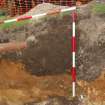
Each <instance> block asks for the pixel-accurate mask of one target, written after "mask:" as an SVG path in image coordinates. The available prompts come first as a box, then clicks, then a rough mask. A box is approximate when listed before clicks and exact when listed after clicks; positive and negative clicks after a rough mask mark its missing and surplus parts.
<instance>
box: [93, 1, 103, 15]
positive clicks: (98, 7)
mask: <svg viewBox="0 0 105 105" xmlns="http://www.w3.org/2000/svg"><path fill="white" fill-rule="evenodd" d="M93 12H95V13H105V4H100V3H96V4H95V5H94V6H93Z"/></svg>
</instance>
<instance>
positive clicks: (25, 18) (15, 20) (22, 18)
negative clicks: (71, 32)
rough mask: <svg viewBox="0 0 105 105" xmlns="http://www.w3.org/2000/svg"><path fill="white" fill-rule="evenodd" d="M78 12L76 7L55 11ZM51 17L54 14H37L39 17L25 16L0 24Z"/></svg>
mask: <svg viewBox="0 0 105 105" xmlns="http://www.w3.org/2000/svg"><path fill="white" fill-rule="evenodd" d="M73 10H76V6H74V7H70V8H65V9H59V11H55V13H56V12H57V13H61V12H67V11H73ZM49 14H50V15H51V14H53V12H52V13H50V11H49V12H47V13H42V14H37V15H32V16H23V17H19V18H15V19H9V20H5V21H2V22H0V24H5V23H11V22H17V21H22V20H27V19H32V18H40V17H44V16H46V15H49Z"/></svg>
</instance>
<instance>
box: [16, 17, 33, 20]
mask: <svg viewBox="0 0 105 105" xmlns="http://www.w3.org/2000/svg"><path fill="white" fill-rule="evenodd" d="M31 18H32V16H24V17H20V18H18V19H17V21H21V20H27V19H31Z"/></svg>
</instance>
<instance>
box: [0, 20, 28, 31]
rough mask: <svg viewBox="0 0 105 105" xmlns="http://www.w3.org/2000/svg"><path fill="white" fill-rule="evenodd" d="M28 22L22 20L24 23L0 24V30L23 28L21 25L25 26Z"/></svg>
mask: <svg viewBox="0 0 105 105" xmlns="http://www.w3.org/2000/svg"><path fill="white" fill-rule="evenodd" d="M29 22H30V20H24V21H19V22H12V23H6V24H1V25H0V29H7V28H12V27H20V26H23V25H25V24H27V23H29Z"/></svg>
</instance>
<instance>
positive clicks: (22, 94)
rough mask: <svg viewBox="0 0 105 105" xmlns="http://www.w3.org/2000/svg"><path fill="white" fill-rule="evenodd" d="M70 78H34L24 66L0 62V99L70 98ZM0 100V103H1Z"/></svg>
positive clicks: (62, 75)
mask: <svg viewBox="0 0 105 105" xmlns="http://www.w3.org/2000/svg"><path fill="white" fill-rule="evenodd" d="M70 89H71V78H70V76H69V75H68V74H60V75H53V76H40V77H37V76H34V75H31V74H29V73H28V72H26V70H25V68H24V65H23V64H21V63H14V62H12V61H9V60H0V99H1V100H9V101H17V102H20V101H23V102H29V101H35V100H36V101H41V100H45V99H47V98H49V97H54V96H65V97H68V96H70V92H71V90H70ZM1 100H0V101H1Z"/></svg>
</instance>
